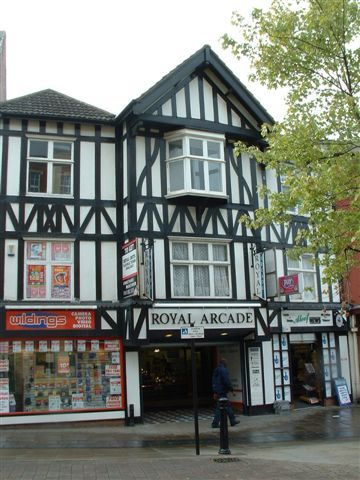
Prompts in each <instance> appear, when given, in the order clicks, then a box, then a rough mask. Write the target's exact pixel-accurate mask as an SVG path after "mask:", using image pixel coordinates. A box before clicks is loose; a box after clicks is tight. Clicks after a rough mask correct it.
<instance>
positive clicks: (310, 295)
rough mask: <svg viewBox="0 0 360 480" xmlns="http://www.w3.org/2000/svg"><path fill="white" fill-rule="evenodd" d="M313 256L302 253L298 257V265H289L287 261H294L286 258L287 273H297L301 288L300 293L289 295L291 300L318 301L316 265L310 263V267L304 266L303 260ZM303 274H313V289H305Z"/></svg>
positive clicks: (310, 259) (309, 259) (310, 258)
mask: <svg viewBox="0 0 360 480" xmlns="http://www.w3.org/2000/svg"><path fill="white" fill-rule="evenodd" d="M313 258H314V256H313V255H312V254H310V253H304V254H302V255H301V256H300V257H299V258H298V266H297V267H295V266H290V265H289V261H294V260H293V259H289V258H287V269H288V274H289V275H293V274H295V273H297V274H299V284H300V287H301V288H302V290H303V291H302V293H299V294H296V295H291V300H292V301H295V302H301V301H302V302H317V301H318V291H317V290H318V289H317V279H316V265H315V263H313V264H312V268H305V267H304V263H305V262H304V261H305V259H307V260H308V261H312V259H313ZM305 275H312V276H313V284H314V289H313V290H311V291H309V290H306V282H305Z"/></svg>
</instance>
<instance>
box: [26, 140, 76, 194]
mask: <svg viewBox="0 0 360 480" xmlns="http://www.w3.org/2000/svg"><path fill="white" fill-rule="evenodd" d="M74 140H75V139H74V138H67V137H59V138H53V137H51V138H49V137H44V136H36V135H32V136H29V137H28V142H27V172H26V192H27V195H30V196H32V195H34V196H39V195H41V196H51V197H61V198H63V197H66V198H71V197H73V195H74V194H73V180H74ZM31 141H41V142H47V144H48V155H47V157H36V156H31V155H30V144H31ZM55 143H67V144H71V159H62V158H54V144H55ZM30 163H38V164H42V165H44V164H45V165H46V173H47V180H46V187H47V189H46V192H40V191H37V192H34V191H31V190H30V188H29V183H30ZM54 165H67V166H70V191H69V193H53V170H54Z"/></svg>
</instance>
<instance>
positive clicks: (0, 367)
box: [0, 358, 9, 372]
mask: <svg viewBox="0 0 360 480" xmlns="http://www.w3.org/2000/svg"><path fill="white" fill-rule="evenodd" d="M8 371H9V360H8V359H7V358H3V359H0V372H8Z"/></svg>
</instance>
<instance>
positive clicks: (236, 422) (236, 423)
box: [230, 420, 240, 427]
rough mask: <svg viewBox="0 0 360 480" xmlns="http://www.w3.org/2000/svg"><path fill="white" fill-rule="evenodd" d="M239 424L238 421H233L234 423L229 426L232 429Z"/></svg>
mask: <svg viewBox="0 0 360 480" xmlns="http://www.w3.org/2000/svg"><path fill="white" fill-rule="evenodd" d="M239 423H240V421H239V420H235V422H233V423H230V425H231V426H232V427H235V425H238V424H239Z"/></svg>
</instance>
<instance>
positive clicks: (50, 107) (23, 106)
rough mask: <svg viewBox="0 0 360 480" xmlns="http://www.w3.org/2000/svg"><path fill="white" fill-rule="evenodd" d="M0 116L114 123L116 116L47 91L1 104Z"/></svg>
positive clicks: (49, 90) (52, 91) (53, 91)
mask: <svg viewBox="0 0 360 480" xmlns="http://www.w3.org/2000/svg"><path fill="white" fill-rule="evenodd" d="M0 115H3V116H4V115H14V116H30V117H40V118H52V119H69V120H83V121H96V122H105V123H108V122H112V121H113V120H115V115H114V114H112V113H109V112H107V111H105V110H102V109H100V108H97V107H94V106H93V105H89V104H87V103H85V102H81V101H80V100H76V99H75V98H72V97H69V96H67V95H64V94H63V93H59V92H56V91H55V90H51V89H47V90H41V91H40V92H35V93H31V94H30V95H25V96H23V97H18V98H14V99H12V100H7V101H6V102H1V103H0Z"/></svg>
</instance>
